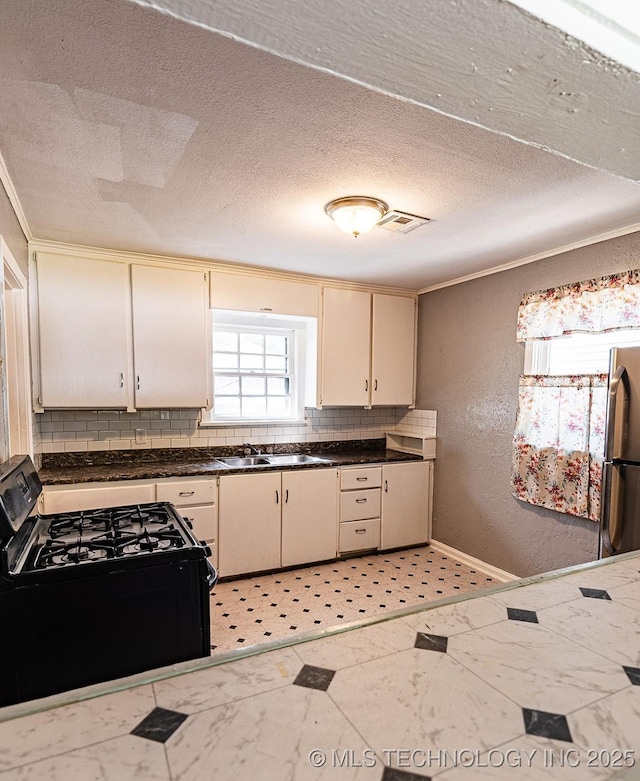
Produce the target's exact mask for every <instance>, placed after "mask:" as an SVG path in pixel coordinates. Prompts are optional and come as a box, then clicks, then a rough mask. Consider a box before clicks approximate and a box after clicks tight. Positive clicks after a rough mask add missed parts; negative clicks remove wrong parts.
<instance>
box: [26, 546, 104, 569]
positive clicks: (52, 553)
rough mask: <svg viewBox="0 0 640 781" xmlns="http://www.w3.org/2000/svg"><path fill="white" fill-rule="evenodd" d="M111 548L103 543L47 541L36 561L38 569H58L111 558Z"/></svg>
mask: <svg viewBox="0 0 640 781" xmlns="http://www.w3.org/2000/svg"><path fill="white" fill-rule="evenodd" d="M113 556H114V552H113V550H112V548H111V547H110V546H109V545H108V544H105V543H101V542H96V541H95V540H93V541H91V542H83V541H78V542H77V543H73V544H71V545H68V544H66V543H64V542H58V541H57V540H47V542H46V543H45V544H44V546H43V547H42V549H41V550H40V553H39V554H38V557H37V559H36V567H37V568H38V569H46V568H47V567H60V566H62V565H64V564H80V563H82V562H85V561H98V560H100V559H110V558H113Z"/></svg>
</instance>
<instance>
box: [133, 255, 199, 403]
mask: <svg viewBox="0 0 640 781" xmlns="http://www.w3.org/2000/svg"><path fill="white" fill-rule="evenodd" d="M131 274H132V288H133V289H132V298H133V355H134V366H135V375H136V377H135V380H136V386H135V387H136V391H135V405H136V407H142V408H143V407H147V408H149V407H150V408H162V407H184V408H198V407H208V406H209V398H210V394H209V392H208V391H209V387H210V380H209V367H210V359H209V344H210V335H209V330H210V329H209V327H208V322H209V317H208V315H209V310H208V306H207V299H208V296H207V286H206V274H205V273H203V272H201V271H189V270H186V271H185V270H183V269H174V268H160V267H156V266H135V265H134V266H132V267H131Z"/></svg>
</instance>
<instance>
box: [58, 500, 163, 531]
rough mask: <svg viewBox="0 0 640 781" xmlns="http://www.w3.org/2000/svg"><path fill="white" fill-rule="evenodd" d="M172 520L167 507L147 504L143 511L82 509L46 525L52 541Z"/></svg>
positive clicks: (161, 523)
mask: <svg viewBox="0 0 640 781" xmlns="http://www.w3.org/2000/svg"><path fill="white" fill-rule="evenodd" d="M171 520H172V515H171V514H170V513H169V512H168V511H167V509H166V507H165V506H163V505H157V504H150V505H146V506H145V508H144V510H143V509H142V508H141V507H140V505H135V506H133V507H127V508H122V507H114V508H110V509H100V510H83V511H81V512H73V513H61V514H60V515H57V516H56V517H55V518H54V519H53V520H52V521H51V523H50V525H49V536H50V537H51V538H53V539H55V538H57V537H63V536H64V535H68V534H73V533H74V532H80V533H82V532H83V531H94V532H109V531H118V530H120V529H127V530H129V529H133V528H135V526H136V525H139V526H140V527H142V526H151V525H153V526H158V525H159V526H164V525H166V524H167V523H169V522H170V521H171Z"/></svg>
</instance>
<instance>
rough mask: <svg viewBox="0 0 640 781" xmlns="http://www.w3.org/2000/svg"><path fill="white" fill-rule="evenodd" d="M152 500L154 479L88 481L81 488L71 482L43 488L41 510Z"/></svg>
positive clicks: (114, 504) (55, 510) (154, 487)
mask: <svg viewBox="0 0 640 781" xmlns="http://www.w3.org/2000/svg"><path fill="white" fill-rule="evenodd" d="M155 500H156V484H155V481H153V482H146V481H135V482H133V481H132V482H126V483H114V484H109V483H98V484H95V483H88V484H84V485H83V487H81V488H80V487H78V486H73V485H71V486H70V485H53V486H44V488H43V491H42V512H43V513H45V514H46V515H49V514H51V513H68V512H73V511H74V510H99V509H100V508H101V507H119V506H120V505H126V504H144V503H145V502H155Z"/></svg>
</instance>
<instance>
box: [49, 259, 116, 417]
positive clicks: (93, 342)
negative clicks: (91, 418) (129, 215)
mask: <svg viewBox="0 0 640 781" xmlns="http://www.w3.org/2000/svg"><path fill="white" fill-rule="evenodd" d="M37 277H38V319H39V332H40V375H41V376H40V383H41V389H40V396H41V405H42V406H43V407H57V408H60V407H70V408H72V409H78V408H82V407H88V408H90V409H97V408H109V407H111V408H117V407H123V408H124V407H127V406H128V403H129V400H130V388H131V378H130V376H129V375H130V370H129V365H130V361H129V352H130V350H129V343H130V338H129V334H130V322H131V321H130V316H129V281H128V266H127V265H126V264H125V263H116V262H113V261H110V260H94V259H91V258H75V257H65V256H62V255H57V254H49V253H46V252H40V251H39V252H38V255H37Z"/></svg>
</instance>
